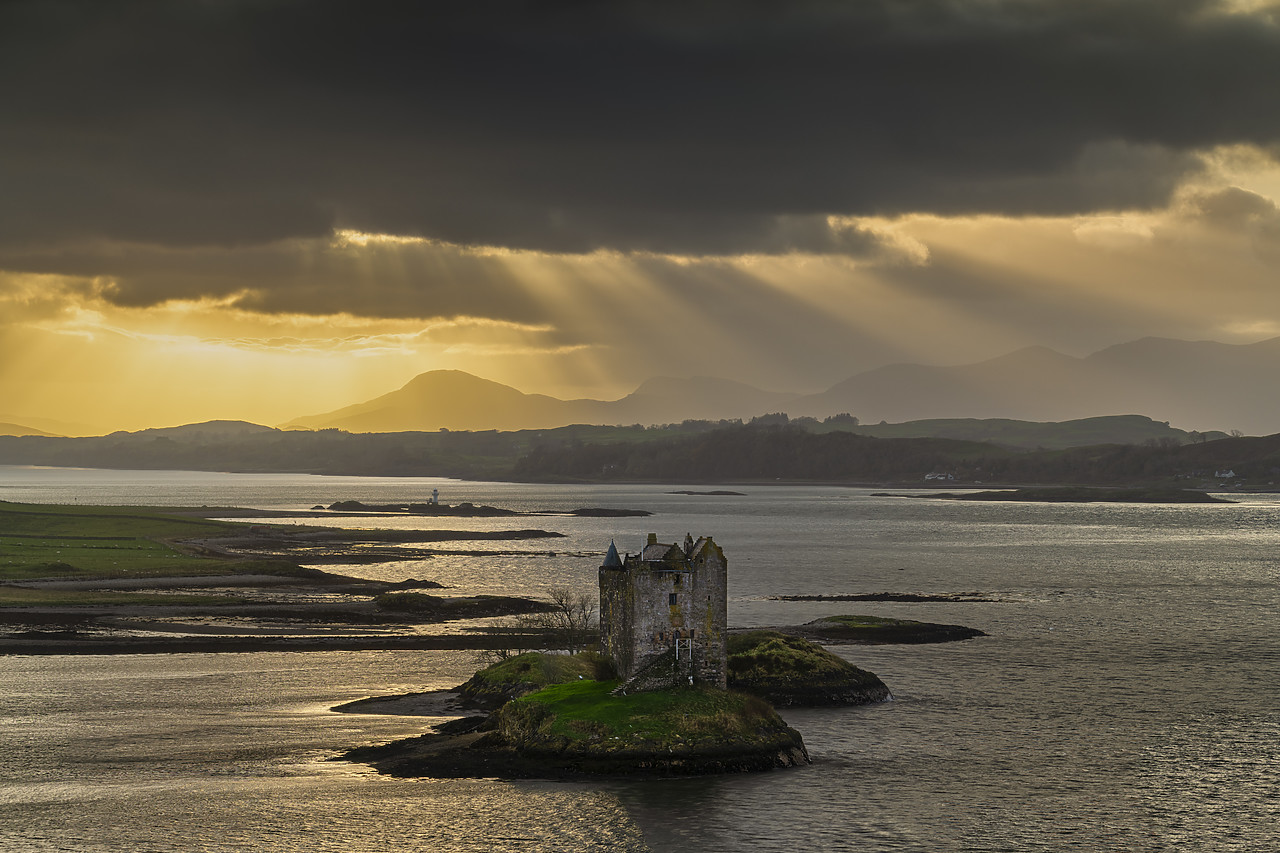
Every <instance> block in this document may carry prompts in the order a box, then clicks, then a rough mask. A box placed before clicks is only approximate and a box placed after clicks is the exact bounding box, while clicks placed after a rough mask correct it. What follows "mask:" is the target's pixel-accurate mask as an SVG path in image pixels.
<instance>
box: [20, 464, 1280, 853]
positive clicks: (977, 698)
mask: <svg viewBox="0 0 1280 853" xmlns="http://www.w3.org/2000/svg"><path fill="white" fill-rule="evenodd" d="M683 487H684V486H681V485H675V486H670V487H656V486H634V487H633V486H627V487H558V486H556V487H545V486H537V487H535V486H519V485H510V484H496V483H464V482H456V481H447V480H398V479H373V478H331V477H305V476H289V475H281V476H276V475H268V476H246V475H219V474H198V473H186V472H106V471H74V470H73V471H67V470H57V469H44V470H40V469H15V468H0V499H6V500H32V501H50V502H63V503H72V502H75V501H79V502H84V503H147V504H170V505H178V504H208V505H226V504H242V505H253V506H263V507H272V508H306V507H310V506H311V505H313V504H316V503H325V504H327V503H330V502H332V501H334V500H339V499H344V498H357V499H362V500H369V501H373V500H398V499H407V498H421V497H422V496H424V495H425V494H429V493H430V491H431V489H432V488H439V489H440V490H441V494H442V498H443V499H444V500H447V501H449V502H457V501H461V500H471V501H475V502H484V503H492V504H497V505H501V506H511V507H515V508H528V509H548V510H554V509H562V510H563V509H571V508H574V507H578V506H613V507H625V508H636V509H647V510H651V511H653V512H654V513H655V516H654V517H652V518H648V519H574V518H562V517H547V518H540V519H533V520H528V519H517V520H515V522H516V523H514V524H513V522H512V520H502V519H499V520H496V521H495V520H479V519H476V520H468V519H450V520H440V521H433V520H412V521H410V520H403V519H394V520H392V521H395V522H396V523H402V524H421V525H423V526H428V525H434V526H440V527H448V528H454V529H491V528H494V527H510V526H526V524H528V525H529V526H541V527H545V528H546V529H549V530H555V531H558V532H562V533H565V534H567V536H566V538H565V539H563V540H547V541H541V542H536V543H533V544H528V543H517V544H516V545H514V546H508V545H507V544H506V543H504V544H503V545H501V546H495V545H494V544H493V543H481V542H478V543H460V544H459V546H458V547H459V548H465V549H472V548H475V549H477V550H492V551H510V550H513V549H514V550H520V551H528V552H531V553H523V554H509V553H503V554H496V553H495V554H494V555H493V556H487V557H450V556H440V557H435V558H433V559H430V560H425V561H419V562H416V563H410V564H406V565H400V564H388V565H383V566H360V567H350V568H349V569H348V570H349V571H350V572H352V573H362V574H365V575H367V576H369V577H385V578H388V579H396V578H401V577H409V576H414V577H428V578H433V579H436V580H440V581H442V582H445V583H448V584H450V585H452V586H455V587H457V588H458V589H460V590H463V591H478V592H484V591H495V590H523V591H530V592H537V591H540V590H544V589H546V587H548V586H554V585H563V584H565V583H569V584H573V585H576V586H580V587H582V588H584V589H590V588H591V587H592V585H593V583H594V571H595V565H596V564H598V562H599V554H600V553H601V552H602V551H603V549H604V547H605V546H607V544H608V540H609V538H610V537H616V538H617V540H618V544H619V546H620V547H629V548H632V549H634V548H635V547H636V545H637V544H638V543H639V541H640V539H641V537H642V535H643V534H644V533H645V532H647V531H648V530H655V531H657V532H659V533H660V534H662V536H663V538H668V539H675V538H679V537H683V535H684V533H685V532H686V531H688V532H692V533H693V534H694V535H698V534H700V533H709V534H712V535H714V536H715V537H716V539H717V541H719V542H721V543H722V544H723V545H724V547H725V550H726V554H727V556H728V557H729V560H730V563H729V565H730V604H729V611H730V612H729V618H730V623H731V624H735V625H766V624H779V623H796V622H802V621H807V620H809V619H813V618H816V617H817V616H820V615H822V614H824V613H833V612H846V613H847V612H854V613H858V612H861V613H876V614H883V615H890V616H903V617H908V618H917V619H926V620H931V621H944V622H953V623H961V624H966V625H973V626H975V627H978V628H981V629H982V630H984V631H986V632H988V633H989V634H990V635H991V636H990V637H988V638H985V639H980V640H975V641H969V642H965V643H953V644H947V645H941V646H921V647H878V648H875V647H873V648H865V647H843V648H837V651H838V653H840V654H841V655H843V656H845V657H846V658H848V659H849V660H851V661H853V662H855V663H857V664H858V665H859V666H862V667H864V668H867V669H871V670H873V671H874V672H876V673H877V674H879V675H880V676H881V677H882V678H883V679H884V680H885V681H886V682H887V683H888V684H889V686H890V687H891V689H892V690H893V691H894V694H895V696H896V700H895V701H894V702H891V703H887V704H884V705H880V706H876V707H872V708H861V709H852V710H805V711H790V712H788V713H787V714H786V716H787V719H788V720H789V721H790V722H791V723H792V725H795V726H796V727H797V728H799V729H800V730H801V731H802V732H803V733H804V736H805V742H806V744H807V745H808V747H809V750H810V753H811V754H812V755H813V757H814V759H815V763H814V765H813V766H811V767H808V768H803V769H800V770H795V771H789V772H777V773H770V774H762V775H754V776H740V777H719V778H710V779H694V780H680V781H667V782H634V783H624V782H608V783H601V784H563V783H528V782H519V783H508V782H498V781H492V780H482V781H432V780H394V779H386V778H382V777H379V776H377V775H376V774H373V773H370V772H368V771H366V770H363V769H362V768H360V767H359V766H352V765H346V764H342V763H333V762H327V761H326V760H325V759H326V758H327V757H329V756H331V755H332V754H333V753H334V752H335V751H337V750H338V749H341V748H342V747H345V746H348V745H351V744H357V743H368V742H378V741H384V740H389V739H393V738H396V737H402V736H405V735H410V734H414V733H416V732H418V731H420V730H421V729H422V727H423V723H422V721H420V720H415V719H410V718H395V717H377V716H358V715H341V714H334V713H330V712H329V711H328V710H327V708H328V707H329V706H330V705H332V704H336V703H338V702H342V701H346V700H348V699H352V698H357V697H360V696H365V695H371V694H378V693H390V692H400V691H406V690H421V689H431V688H436V687H445V686H450V685H453V684H456V683H458V682H459V681H461V680H463V679H464V678H465V677H466V676H467V675H469V674H470V672H471V670H472V669H473V668H474V661H473V660H472V659H471V657H470V656H469V655H467V654H465V653H450V652H342V653H339V652H335V653H318V654H293V655H282V654H234V655H156V656H120V657H86V658H70V657H4V658H0V678H3V684H4V687H3V689H2V690H0V849H3V850H5V851H10V850H12V851H45V850H76V851H97V850H121V849H129V850H157V851H160V850H165V851H167V850H175V849H177V850H207V851H227V850H254V849H272V850H286V851H294V850H297V851H302V850H309V851H328V850H333V851H375V850H376V851H382V850H389V849H399V850H432V851H455V850H456V851H464V850H495V849H496V850H515V849H520V850H646V849H647V850H655V851H666V850H687V851H704V850H707V851H721V850H723V851H730V850H766V851H770V850H777V851H792V850H844V849H847V850H869V851H879V850H883V851H898V850H904V851H905V850H910V851H953V850H954V851H997V850H1009V851H1023V850H1055V851H1056V850H1086V851H1091V850H1135V851H1147V850H1152V851H1154V850H1167V851H1236V850H1241V851H1244V850H1249V851H1253V850H1257V851H1272V850H1275V849H1277V848H1280V831H1278V830H1277V829H1276V826H1277V824H1280V686H1278V685H1280V639H1278V638H1277V630H1276V629H1277V626H1278V625H1280V613H1278V610H1280V606H1278V596H1277V592H1276V588H1277V586H1276V584H1277V577H1278V575H1280V557H1278V555H1280V501H1277V499H1276V498H1275V497H1273V496H1255V497H1248V498H1244V499H1242V500H1244V502H1243V503H1240V504H1236V505H1230V506H1178V507H1155V506H1098V505H1094V506H1064V505H1044V506H1036V505H1023V506H1020V505H1012V504H1010V505H991V504H958V503H947V502H941V501H933V500H922V501H907V500H901V499H897V500H895V499H885V498H873V497H870V495H869V494H868V493H867V491H865V490H849V489H837V488H808V487H805V488H800V487H795V488H793V487H776V488H762V487H743V488H740V489H739V490H740V491H744V492H748V495H747V496H746V497H690V496H678V495H667V494H664V492H666V491H668V490H670V489H673V488H683ZM349 523H351V524H353V525H357V524H368V523H369V520H367V519H353V520H350V522H349ZM377 523H378V524H383V523H385V522H384V521H383V520H378V521H377ZM548 551H550V552H552V554H551V555H548V554H547V552H548ZM882 591H889V592H921V593H980V594H982V595H983V596H984V597H988V598H992V599H995V600H994V601H992V602H985V603H977V602H973V603H957V604H881V603H845V604H817V603H800V602H776V601H771V600H769V599H768V596H771V595H777V594H786V593H802V594H806V593H809V594H812V593H842V592H843V593H858V592H882Z"/></svg>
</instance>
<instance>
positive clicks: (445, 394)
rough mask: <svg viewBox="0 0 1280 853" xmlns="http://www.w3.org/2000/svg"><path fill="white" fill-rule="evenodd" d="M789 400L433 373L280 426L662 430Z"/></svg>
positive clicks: (738, 386)
mask: <svg viewBox="0 0 1280 853" xmlns="http://www.w3.org/2000/svg"><path fill="white" fill-rule="evenodd" d="M793 399H795V395H794V394H779V393H774V392H771V391H761V390H760V389H759V388H752V387H751V386H750V385H744V384H742V383H740V382H730V381H728V380H725V379H711V378H708V377H695V378H693V379H674V378H667V377H662V378H657V379H651V380H649V381H648V382H645V383H644V384H643V385H641V386H640V387H639V388H637V389H636V390H635V391H634V392H632V393H631V394H628V395H627V396H626V397H623V398H622V399H620V400H612V401H606V400H559V399H556V398H555V397H548V396H546V395H543V394H525V393H522V392H520V391H517V390H516V389H515V388H511V387H510V386H507V385H502V384H500V383H497V382H491V381H489V380H488V379H481V378H479V377H478V376H472V375H471V374H470V373H464V372H462V371H460V370H433V371H431V372H429V373H423V374H420V375H419V376H416V377H414V378H413V379H411V380H410V381H409V382H408V384H406V385H405V386H404V387H403V388H401V389H400V390H398V391H392V392H391V393H389V394H383V395H382V396H381V397H378V398H376V399H373V400H370V401H369V402H367V403H360V404H357V405H354V406H347V407H346V408H343V409H338V410H337V411H335V412H329V413H327V414H323V415H313V416H310V417H304V418H298V419H296V420H293V421H290V422H289V423H288V424H286V425H285V426H286V427H306V428H310V429H324V428H337V429H344V430H348V431H350V432H398V431H403V430H438V429H450V430H488V429H498V430H519V429H552V428H555V427H561V426H568V425H569V424H575V423H583V424H632V423H640V424H646V425H647V424H663V423H672V422H679V421H682V420H687V419H691V418H692V419H699V418H707V419H713V420H719V419H721V418H743V417H746V418H749V417H751V416H752V415H756V414H760V413H761V412H763V411H768V410H771V409H773V408H776V407H778V406H782V405H784V404H785V403H787V402H789V401H790V400H793Z"/></svg>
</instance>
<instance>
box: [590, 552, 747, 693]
mask: <svg viewBox="0 0 1280 853" xmlns="http://www.w3.org/2000/svg"><path fill="white" fill-rule="evenodd" d="M727 587H728V562H727V561H726V560H725V557H724V552H723V551H721V550H720V546H719V545H717V544H716V543H715V542H713V541H712V540H711V537H710V536H703V537H701V538H699V539H698V540H697V541H696V542H695V541H694V539H693V537H692V536H688V535H686V536H685V539H684V544H683V546H682V545H674V544H673V545H664V544H661V543H659V542H658V537H657V535H656V534H653V533H650V534H649V541H648V543H647V544H646V545H645V546H644V548H643V549H642V550H641V551H640V553H639V554H627V555H625V557H623V556H620V555H619V554H618V549H617V548H616V547H615V546H614V545H613V543H612V542H611V543H609V551H608V553H607V554H606V555H605V560H604V565H602V566H601V567H600V642H601V646H602V650H603V652H604V654H606V655H608V656H609V657H611V658H612V659H613V661H614V663H615V664H616V665H617V667H618V675H619V676H620V677H621V678H622V679H623V682H624V686H632V685H634V688H633V689H641V690H643V689H656V688H661V687H664V686H671V685H674V684H677V683H684V684H707V685H710V686H713V687H720V688H724V687H725V684H726V675H727V668H726V663H725V658H726V651H725V633H726V629H727V623H728V616H727V613H728V609H727V605H726V589H727ZM628 682H630V684H628Z"/></svg>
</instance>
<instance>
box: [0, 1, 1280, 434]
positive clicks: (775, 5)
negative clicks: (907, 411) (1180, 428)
mask: <svg viewBox="0 0 1280 853" xmlns="http://www.w3.org/2000/svg"><path fill="white" fill-rule="evenodd" d="M1278 202H1280V3H1273V2H1265V0H1259V1H1258V2H1248V0H1238V1H1237V2H1221V0H790V2H766V0H736V1H735V2H727V0H726V2H702V1H701V0H689V2H669V3H658V2H628V0H611V2H586V0H559V1H558V2H557V0H545V1H544V2H514V0H509V1H507V2H504V1H503V0H495V2H485V1H484V0H469V2H436V3H421V2H392V1H391V0H362V2H358V3H356V2H335V0H305V2H304V0H147V1H146V2H142V1H141V0H113V2H111V3H103V2H100V0H0V422H10V423H15V422H16V423H21V424H25V425H28V426H41V425H42V424H43V425H45V426H46V427H48V426H54V425H56V427H55V429H56V431H66V432H70V431H75V430H77V429H78V430H80V431H85V432H101V431H105V430H109V429H121V428H126V429H137V428H143V427H148V426H166V425H172V424H178V423H184V422H192V421H200V420H208V419H214V418H235V419H244V420H250V421H254V422H257V423H264V424H276V423H282V422H285V421H288V420H291V419H292V418H294V417H298V416H301V415H306V414H313V413H317V412H324V411H328V410H331V409H334V408H338V407H340V406H344V405H347V404H350V403H354V402H359V401H362V400H366V399H369V398H371V397H374V396H377V395H380V394H383V393H386V392H388V391H391V390H393V389H395V388H398V387H399V386H401V385H403V384H404V383H405V382H407V381H408V380H409V379H410V378H412V377H413V376H415V375H417V374H418V373H421V372H424V371H428V370H434V369H441V368H448V369H460V370H466V371H469V372H471V373H474V374H476V375H479V376H483V377H485V378H488V379H493V380H496V381H499V382H505V383H507V384H510V385H513V386H515V387H518V388H520V389H521V390H523V391H527V392H540V393H549V394H553V395H556V396H560V397H566V398H572V397H595V398H601V399H612V398H616V397H619V396H622V395H624V394H626V393H628V392H629V391H631V390H633V389H634V388H635V387H636V386H637V385H638V384H639V383H641V382H642V381H644V380H645V379H648V378H650V377H652V376H659V375H669V376H693V375H705V376H717V377H724V378H728V379H734V380H737V381H741V382H747V383H750V384H754V385H756V386H759V387H763V388H768V389H774V390H789V391H819V390H823V389H825V388H827V387H829V386H830V385H832V384H834V383H835V382H838V381H840V380H842V379H845V378H847V377H849V376H851V375H854V374H856V373H859V372H861V371H864V370H868V369H872V368H875V367H878V366H882V365H884V364H889V363H894V362H902V361H910V362H921V363H926V364H963V363H969V362H974V361H979V360H982V359H987V358H993V357H996V356H999V355H1002V354H1004V353H1007V352H1010V351H1012V350H1015V349H1017V348H1019V347H1024V346H1029V345H1041V346H1047V347H1051V348H1053V349H1056V350H1058V351H1060V352H1063V353H1066V354H1069V355H1075V356H1084V355H1087V354H1088V353H1090V352H1093V351H1096V350H1098V349H1102V348H1104V347H1107V346H1109V345H1113V344H1117V343H1122V342H1125V341H1129V340H1134V339H1137V338H1141V337H1145V336H1162V337H1174V338H1183V339H1189V340H1217V341H1223V342H1227V343H1248V342H1253V341H1258V340H1263V339H1266V338H1270V337H1275V336H1277V335H1280V287H1278V286H1277V284H1278V283H1280V208H1278V207H1277V204H1278Z"/></svg>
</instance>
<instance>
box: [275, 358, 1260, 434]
mask: <svg viewBox="0 0 1280 853" xmlns="http://www.w3.org/2000/svg"><path fill="white" fill-rule="evenodd" d="M1277 375H1280V338H1276V339H1273V340H1269V341H1262V342H1261V343H1256V344H1248V345H1232V344H1221V343H1215V342H1212V341H1175V340H1168V339H1164V338H1143V339H1142V340H1138V341H1133V342H1131V343H1127V344H1121V345H1118V346H1113V347H1109V348H1107V349H1104V350H1101V351H1099V352H1096V353H1094V354H1093V355H1090V356H1088V357H1087V358H1074V357H1072V356H1068V355H1063V354H1062V353H1059V352H1055V351H1053V350H1051V349H1047V348H1045V347H1027V348H1025V349H1021V350H1018V351H1016V352H1012V353H1009V354H1007V355H1003V356H1000V357H999V358H993V359H990V360H988V361H983V362H979V363H977V364H967V365H960V366H955V367H930V366H926V365H921V364H893V365H888V366H886V367H881V368H877V369H875V370H869V371H867V372H865V373H860V374H858V375H856V376H853V377H850V378H849V379H846V380H844V381H843V382H840V383H838V384H836V385H835V386H833V387H832V388H830V389H829V390H827V391H824V392H822V393H820V394H810V395H806V396H801V395H797V394H792V393H784V392H775V391H763V390H761V389H759V388H753V387H752V386H750V385H745V384H742V383H740V382H731V381H729V380H725V379H713V378H709V377H694V378H692V379H676V378H670V377H661V378H656V379H651V380H649V381H647V382H645V383H644V384H643V385H641V386H640V387H639V388H637V389H636V390H635V391H634V392H632V393H631V394H628V395H627V396H625V397H623V398H621V399H619V400H612V401H606V400H559V399H557V398H555V397H548V396H546V395H543V394H525V393H522V392H520V391H518V390H516V389H515V388H511V387H509V386H507V385H502V384H499V383H497V382H491V381H489V380H486V379H480V378H479V377H476V376H472V375H471V374H469V373H463V372H462V371H457V370H435V371H431V372H430V373H423V374H421V375H420V376H417V377H415V378H414V379H412V380H411V381H410V382H409V383H408V384H406V385H405V386H404V387H403V388H401V389H400V390H398V391H392V392H391V393H389V394H384V395H382V396H381V397H378V398H376V399H373V400H370V401H368V402H366V403H359V404H357V405H354V406H347V407H346V408H343V409H338V410H337V411H335V412H329V413H327V414H321V415H313V416H309V417H303V418H298V419H296V420H294V421H291V422H290V423H288V424H286V425H285V426H286V427H302V428H310V429H321V428H330V427H332V428H338V429H344V430H348V431H351V432H396V431H402V430H438V429H450V430H488V429H498V430H519V429H552V428H555V427H560V426H566V425H569V424H576V423H580V424H634V423H638V424H644V425H652V424H668V423H679V422H681V421H684V420H689V419H704V420H724V419H737V418H741V419H744V420H745V419H749V418H751V417H752V416H754V415H760V414H764V413H766V412H776V411H785V412H787V413H788V414H790V415H791V416H793V417H796V416H801V415H804V416H810V417H817V418H823V417H826V416H829V415H834V414H838V413H841V412H849V413H852V414H854V415H856V416H858V417H859V418H861V420H862V421H863V422H864V423H874V422H877V421H887V422H894V423H899V422H904V421H919V420H930V419H944V418H945V419H962V418H969V419H983V420H990V419H1006V420H1019V421H1030V422H1061V421H1071V420H1079V419H1084V418H1095V417H1104V416H1110V415H1123V414H1128V413H1140V414H1142V415H1147V416H1150V417H1152V418H1154V419H1155V420H1157V421H1168V422H1172V423H1176V424H1177V425H1178V426H1180V427H1183V428H1189V429H1199V430H1211V429H1240V430H1242V431H1244V432H1249V433H1258V434H1265V433H1270V432H1274V431H1275V430H1276V429H1280V398H1277V397H1276V395H1274V394H1272V393H1270V389H1271V388H1273V387H1274V385H1275V376H1277Z"/></svg>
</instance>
